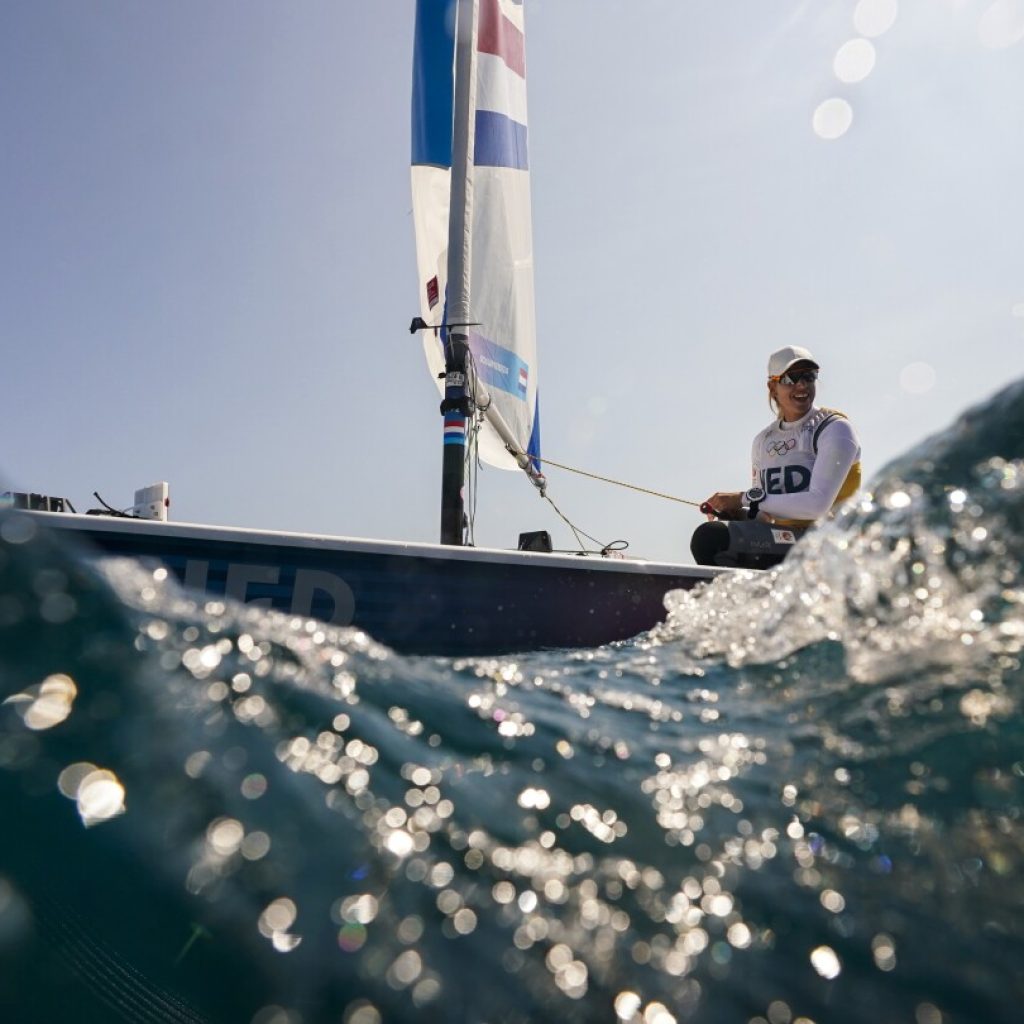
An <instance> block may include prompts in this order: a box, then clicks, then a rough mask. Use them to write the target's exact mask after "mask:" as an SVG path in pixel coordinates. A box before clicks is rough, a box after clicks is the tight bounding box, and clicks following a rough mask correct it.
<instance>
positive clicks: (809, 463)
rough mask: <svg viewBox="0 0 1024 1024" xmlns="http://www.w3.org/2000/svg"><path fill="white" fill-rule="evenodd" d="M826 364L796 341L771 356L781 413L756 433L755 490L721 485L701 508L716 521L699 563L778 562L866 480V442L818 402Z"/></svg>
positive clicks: (771, 380)
mask: <svg viewBox="0 0 1024 1024" xmlns="http://www.w3.org/2000/svg"><path fill="white" fill-rule="evenodd" d="M819 369H820V367H819V366H818V363H817V361H816V360H815V358H814V356H812V355H811V353H810V352H808V351H807V349H805V348H800V347H799V346H796V345H787V346H786V347H785V348H781V349H779V350H778V352H773V353H772V355H771V356H770V358H769V359H768V402H769V404H770V405H771V407H772V410H773V411H774V412H775V419H773V420H772V422H771V423H769V424H768V426H767V427H765V429H764V430H762V431H761V432H760V433H759V434H758V435H757V437H755V438H754V444H753V450H752V455H751V461H752V464H753V471H752V485H751V487H750V489H749V490H747V491H717V492H716V493H714V494H712V495H711V497H710V498H708V499H707V501H706V502H704V504H703V505H702V506H701V511H703V512H706V513H707V515H708V520H709V521H708V522H706V523H702V524H701V525H700V526H699V527H697V529H696V530H695V531H694V534H693V538H692V539H691V541H690V551H691V552H692V554H693V557H694V559H695V560H696V561H697V563H698V564H700V565H732V566H742V567H744V568H750V569H764V568H767V567H768V566H771V565H775V564H777V563H778V562H781V561H782V559H783V558H785V557H786V555H787V554H788V552H789V551H790V550H791V549H792V546H793V544H794V543H796V541H797V539H798V538H799V537H800V536H801V535H802V534H803V532H804V531H805V530H806V529H807V528H808V527H810V526H812V525H813V524H814V523H815V522H817V521H818V520H819V519H821V518H823V517H824V516H827V515H828V514H829V513H830V512H831V511H832V509H833V508H834V507H835V506H836V505H838V504H839V503H840V502H842V501H844V500H845V499H846V498H848V497H850V495H851V494H853V493H855V492H856V490H857V488H858V487H859V486H860V444H859V443H858V441H857V435H856V434H855V433H854V430H853V427H852V426H851V425H850V421H849V420H848V419H847V418H846V416H845V414H844V413H841V412H839V411H837V410H836V409H824V408H818V407H816V406H815V404H814V399H815V394H816V390H817V387H816V385H817V380H818V370H819Z"/></svg>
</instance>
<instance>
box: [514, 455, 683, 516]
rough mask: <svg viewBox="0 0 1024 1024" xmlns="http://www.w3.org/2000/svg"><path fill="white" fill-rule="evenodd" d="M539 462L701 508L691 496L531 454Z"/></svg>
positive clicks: (592, 478)
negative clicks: (639, 485)
mask: <svg viewBox="0 0 1024 1024" xmlns="http://www.w3.org/2000/svg"><path fill="white" fill-rule="evenodd" d="M529 457H530V458H532V459H534V460H535V461H537V462H540V463H541V464H543V465H547V466H554V467H555V468H556V469H564V470H566V471H567V472H569V473H577V474H579V475H580V476H588V477H590V479H591V480H600V481H601V482H602V483H606V484H615V485H616V486H617V487H625V488H627V489H629V490H631V491H639V492H640V493H641V494H650V495H651V496H652V497H655V498H664V499H665V500H666V501H678V502H679V503H680V504H681V505H692V506H693V507H694V508H700V505H701V503H700V502H699V501H690V499H689V498H677V497H676V496H675V495H674V494H663V493H662V492H661V491H652V490H650V489H649V488H647V487H638V486H637V485H636V484H629V483H626V481H625V480H614V479H612V477H610V476H599V475H598V474H597V473H588V472H587V471H586V470H585V469H577V468H576V467H575V466H566V465H563V464H562V463H561V462H555V460H554V459H549V458H547V457H546V456H541V457H540V458H537V457H536V456H532V455H531V456H529Z"/></svg>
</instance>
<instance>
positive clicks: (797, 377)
mask: <svg viewBox="0 0 1024 1024" xmlns="http://www.w3.org/2000/svg"><path fill="white" fill-rule="evenodd" d="M775 379H776V380H777V381H778V382H779V383H780V384H789V385H792V384H800V383H801V382H802V383H804V384H813V383H814V382H815V381H816V380H817V379H818V371H817V370H790V371H789V372H788V373H784V374H783V375H782V376H781V377H776V378H775Z"/></svg>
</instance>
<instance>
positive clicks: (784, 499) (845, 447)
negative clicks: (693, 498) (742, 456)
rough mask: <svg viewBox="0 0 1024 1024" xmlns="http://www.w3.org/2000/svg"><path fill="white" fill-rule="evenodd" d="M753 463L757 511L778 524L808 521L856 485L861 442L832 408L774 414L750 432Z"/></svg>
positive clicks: (834, 503)
mask: <svg viewBox="0 0 1024 1024" xmlns="http://www.w3.org/2000/svg"><path fill="white" fill-rule="evenodd" d="M751 463H752V467H753V474H752V475H753V482H754V486H756V487H762V488H764V491H765V495H766V497H765V499H764V500H763V501H762V502H761V511H762V512H764V513H765V514H766V515H768V516H770V517H771V518H772V519H773V520H775V521H776V522H778V523H779V524H780V525H785V526H809V525H810V524H811V523H813V522H815V521H816V520H818V519H820V518H822V516H825V515H827V514H828V513H829V512H830V511H831V509H832V508H833V506H835V505H837V504H838V503H839V502H841V501H844V500H845V499H846V498H848V497H849V496H850V495H851V494H853V493H855V492H856V490H857V488H858V487H860V444H859V442H858V441H857V435H856V434H855V433H854V430H853V427H852V426H850V421H849V420H848V419H847V418H846V416H845V415H844V414H843V413H841V412H837V411H836V410H835V409H819V408H812V409H811V411H810V412H809V413H807V415H806V416H803V417H801V418H800V419H798V420H794V421H793V422H791V423H786V422H785V421H784V420H778V419H776V420H773V421H772V422H771V423H770V424H769V425H768V426H767V427H765V429H764V430H762V431H761V432H760V433H759V434H758V435H757V437H755V438H754V444H753V449H752V452H751Z"/></svg>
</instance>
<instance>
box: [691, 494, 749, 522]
mask: <svg viewBox="0 0 1024 1024" xmlns="http://www.w3.org/2000/svg"><path fill="white" fill-rule="evenodd" d="M704 504H705V505H707V506H708V507H709V508H711V509H712V511H711V512H710V513H708V514H707V516H708V519H739V518H740V517H741V516H742V514H743V492H742V491H716V492H715V493H714V494H712V495H711V497H710V498H708V499H707V500H706V501H705V502H704ZM701 511H703V507H702V509H701Z"/></svg>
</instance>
